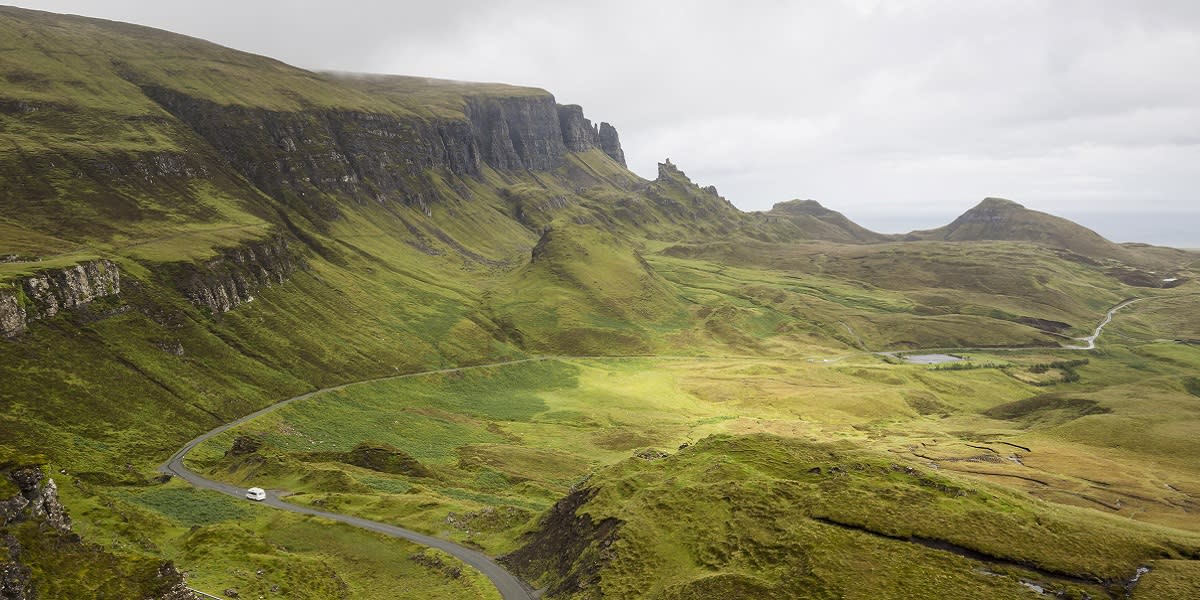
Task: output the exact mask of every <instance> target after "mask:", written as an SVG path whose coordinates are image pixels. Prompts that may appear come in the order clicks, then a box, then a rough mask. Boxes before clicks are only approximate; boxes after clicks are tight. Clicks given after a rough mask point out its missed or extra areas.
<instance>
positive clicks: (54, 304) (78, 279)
mask: <svg viewBox="0 0 1200 600" xmlns="http://www.w3.org/2000/svg"><path fill="white" fill-rule="evenodd" d="M120 293H121V270H120V269H119V268H117V265H116V264H115V263H113V262H112V261H109V260H103V259H101V260H93V261H88V262H84V263H80V264H77V265H75V266H73V267H68V268H65V269H49V270H46V271H42V272H40V273H37V274H35V275H30V276H28V277H24V278H21V279H19V280H17V281H16V282H14V284H13V285H12V287H11V288H9V289H0V336H4V337H12V336H14V335H17V334H19V333H22V332H24V331H25V330H26V329H27V328H28V325H29V322H30V321H34V320H37V319H48V318H51V317H53V316H55V315H57V314H58V313H59V312H62V311H64V310H71V309H77V308H80V307H83V306H86V305H87V304H90V303H91V302H93V301H95V300H96V299H98V298H104V297H108V296H117V295H119V294H120Z"/></svg>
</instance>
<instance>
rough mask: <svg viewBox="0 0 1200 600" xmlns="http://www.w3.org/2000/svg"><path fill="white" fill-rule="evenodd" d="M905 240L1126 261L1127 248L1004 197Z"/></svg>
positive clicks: (985, 201) (990, 200)
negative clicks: (1013, 245)
mask: <svg viewBox="0 0 1200 600" xmlns="http://www.w3.org/2000/svg"><path fill="white" fill-rule="evenodd" d="M904 239H905V240H932V241H945V242H974V241H985V240H1008V241H1025V242H1033V243H1036V244H1040V245H1043V246H1050V247H1055V248H1063V249H1066V250H1070V251H1072V252H1074V253H1076V254H1081V255H1084V256H1088V257H1093V258H1113V259H1118V260H1126V259H1128V256H1127V255H1128V251H1127V249H1125V248H1123V247H1121V246H1120V245H1119V244H1116V243H1113V242H1110V241H1109V240H1107V239H1105V238H1104V237H1103V236H1101V235H1100V234H1098V233H1096V232H1095V231H1092V230H1091V229H1088V228H1087V227H1084V226H1082V225H1079V224H1078V223H1075V222H1073V221H1069V220H1067V219H1064V218H1062V217H1056V216H1054V215H1050V214H1046V213H1044V212H1039V211H1036V210H1030V209H1028V208H1025V207H1024V206H1022V205H1020V204H1018V203H1016V202H1013V201H1012V200H1005V199H1003V198H985V199H984V200H983V202H980V203H979V204H977V205H976V206H975V207H974V208H972V209H970V210H968V211H967V212H965V213H963V214H962V215H961V216H959V217H958V218H957V219H955V220H954V221H953V222H951V223H950V224H949V225H946V226H944V227H939V228H937V229H929V230H925V231H914V232H912V233H910V234H908V235H906V236H904Z"/></svg>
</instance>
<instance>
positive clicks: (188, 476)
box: [159, 356, 551, 600]
mask: <svg viewBox="0 0 1200 600" xmlns="http://www.w3.org/2000/svg"><path fill="white" fill-rule="evenodd" d="M550 358H551V357H545V356H540V357H535V358H526V359H521V360H510V361H504V362H498V363H491V364H487V365H476V366H471V367H457V368H453V369H438V370H434V371H423V372H420V373H407V374H404V375H392V376H388V377H377V378H374V379H364V380H362V381H354V382H350V383H344V384H342V385H336V386H333V387H328V388H323V389H319V390H314V391H311V392H308V393H306V394H300V395H299V396H293V397H291V398H288V399H287V400H283V401H281V402H276V403H275V404H272V405H270V406H268V407H266V408H263V409H261V410H258V411H255V412H252V413H250V414H248V415H246V416H244V417H242V418H240V419H237V420H236V421H231V422H229V423H226V424H224V425H221V426H220V427H217V428H216V429H213V430H212V431H209V432H207V433H205V434H203V435H201V436H199V437H197V438H196V439H194V440H192V441H190V442H188V443H187V444H185V445H184V446H183V447H182V448H180V449H179V451H178V452H176V453H175V454H174V455H172V456H171V458H170V459H169V460H168V461H167V462H166V463H164V464H163V465H162V466H161V467H159V471H161V472H163V473H168V474H170V475H174V476H176V477H179V478H180V479H183V480H184V481H186V482H188V483H190V484H192V485H194V486H196V487H197V488H201V489H206V490H213V491H216V492H221V493H223V494H228V495H230V496H233V497H235V498H245V494H246V488H242V487H237V486H233V485H230V484H228V483H221V482H220V481H213V480H211V479H208V478H206V477H203V476H201V475H199V474H197V473H195V472H194V471H192V470H190V469H188V468H187V467H186V466H184V464H183V459H184V458H185V457H186V456H187V455H188V452H191V451H192V449H193V448H195V447H196V446H198V445H200V444H202V443H204V442H205V441H207V440H209V439H210V438H212V437H213V436H216V435H219V434H221V433H223V432H225V431H227V430H229V429H231V428H233V427H237V426H238V425H241V424H242V423H245V422H246V421H251V420H253V419H257V418H258V417H261V416H263V415H265V414H267V413H270V412H274V411H276V410H279V409H280V408H282V407H284V406H287V405H288V404H291V403H293V402H297V401H300V400H304V399H305V398H310V397H312V396H315V395H317V394H323V393H325V392H333V391H337V390H340V389H344V388H346V387H349V386H352V385H358V384H360V383H369V382H372V381H387V380H392V379H404V378H407V377H420V376H422V375H434V374H437V373H458V372H462V371H469V370H472V369H482V368H486V367H501V366H505V365H515V364H520V363H527V362H537V361H542V360H548V359H550ZM262 503H263V504H266V505H267V506H271V507H274V508H278V509H281V510H287V511H291V512H294V513H299V514H302V515H310V516H313V517H321V518H323V519H329V520H331V521H337V522H339V523H345V524H347V525H353V526H355V527H360V528H362V529H366V530H368V531H375V532H378V533H382V534H384V535H390V536H392V537H398V538H403V539H406V540H408V541H410V542H416V543H418V544H421V545H423V546H428V547H430V548H437V549H438V550H442V551H444V552H446V553H448V554H451V555H453V556H454V557H455V558H457V559H459V560H461V561H463V562H465V563H467V564H468V565H470V566H472V567H474V568H475V569H477V570H478V571H479V572H480V573H483V575H484V576H485V577H487V578H488V579H489V580H491V582H492V584H493V585H495V586H496V590H497V591H499V592H500V597H501V598H503V599H504V600H532V599H533V598H534V596H533V593H532V590H530V588H529V587H528V586H526V585H525V583H524V582H522V581H521V580H520V579H518V578H517V577H516V576H515V575H513V574H512V573H509V572H508V571H506V570H505V569H504V567H502V566H500V564H499V563H497V562H496V561H495V560H493V559H492V558H491V557H489V556H488V555H486V554H484V553H482V552H480V551H478V550H474V549H471V548H467V547H466V546H460V545H459V544H455V543H454V542H451V541H448V540H443V539H441V538H436V537H433V536H430V535H425V534H423V533H417V532H416V531H412V530H411V529H405V528H403V527H396V526H395V525H388V524H387V523H380V522H378V521H370V520H367V519H362V518H359V517H351V516H349V515H342V514H338V513H331V512H326V511H323V510H316V509H314V508H308V507H306V506H300V505H297V504H291V503H288V502H284V501H283V499H282V498H281V497H280V496H279V495H278V494H276V493H271V492H268V494H267V499H266V500H263V501H262Z"/></svg>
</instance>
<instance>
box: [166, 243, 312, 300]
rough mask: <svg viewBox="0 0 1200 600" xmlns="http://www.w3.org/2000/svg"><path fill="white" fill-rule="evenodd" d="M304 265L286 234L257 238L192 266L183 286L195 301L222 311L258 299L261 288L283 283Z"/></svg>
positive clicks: (187, 271)
mask: <svg viewBox="0 0 1200 600" xmlns="http://www.w3.org/2000/svg"><path fill="white" fill-rule="evenodd" d="M304 266H305V265H304V262H303V260H302V259H301V258H300V257H299V256H298V255H296V254H295V253H293V252H292V251H291V250H290V249H289V247H288V242H287V240H285V239H283V238H276V239H272V240H266V241H260V242H253V243H249V244H245V245H242V246H240V247H237V248H233V249H230V250H226V251H224V252H223V253H221V255H220V256H218V257H217V258H214V259H212V260H210V261H208V262H207V263H205V264H204V265H203V266H189V267H188V268H187V269H186V272H185V273H184V275H183V277H182V278H181V288H182V290H183V293H184V295H185V296H187V298H188V299H189V300H191V301H192V303H193V304H196V305H197V306H202V307H205V308H208V309H209V310H210V311H212V313H213V314H214V315H215V314H221V313H226V312H229V311H230V310H233V309H234V308H237V307H238V306H241V305H243V304H245V303H247V302H250V301H252V300H254V293H255V292H256V291H257V290H259V289H260V288H263V287H268V286H271V285H275V284H280V283H283V282H284V281H286V280H287V278H288V276H289V275H291V274H292V273H293V272H295V271H296V270H297V269H303V268H304Z"/></svg>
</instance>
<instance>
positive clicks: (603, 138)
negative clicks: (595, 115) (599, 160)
mask: <svg viewBox="0 0 1200 600" xmlns="http://www.w3.org/2000/svg"><path fill="white" fill-rule="evenodd" d="M598 137H599V138H600V149H601V150H603V151H604V153H605V154H607V155H608V156H609V158H611V159H613V160H615V161H617V162H618V163H620V165H621V166H622V167H624V166H626V165H625V151H624V150H622V149H621V138H620V136H618V135H617V128H616V127H613V126H612V125H609V124H608V123H600V131H599V133H598Z"/></svg>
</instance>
